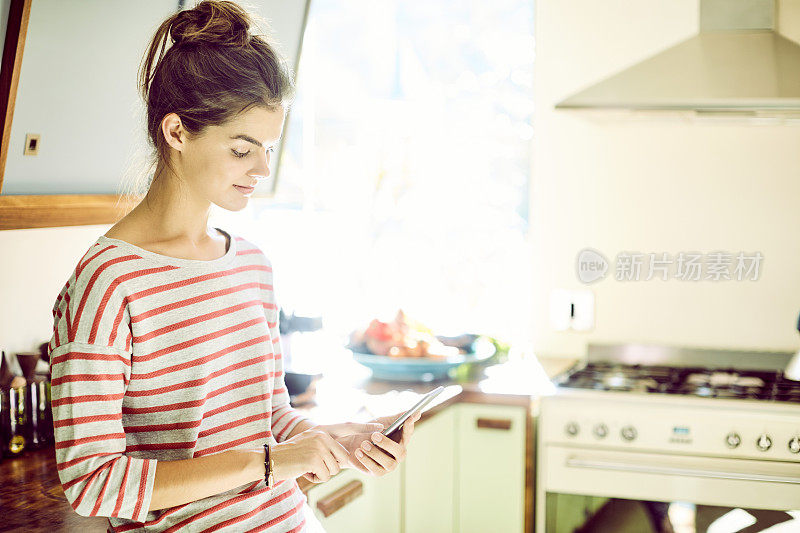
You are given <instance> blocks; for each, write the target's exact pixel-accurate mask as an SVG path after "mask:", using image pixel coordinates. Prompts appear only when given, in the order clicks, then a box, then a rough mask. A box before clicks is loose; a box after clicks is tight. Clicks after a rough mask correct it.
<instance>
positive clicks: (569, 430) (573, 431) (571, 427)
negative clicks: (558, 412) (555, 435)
mask: <svg viewBox="0 0 800 533" xmlns="http://www.w3.org/2000/svg"><path fill="white" fill-rule="evenodd" d="M564 432H566V434H567V435H569V436H570V437H574V436H575V435H577V434H578V424H577V423H575V422H570V423H569V424H567V425H566V426H565V427H564Z"/></svg>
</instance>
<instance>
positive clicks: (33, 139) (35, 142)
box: [23, 133, 40, 155]
mask: <svg viewBox="0 0 800 533" xmlns="http://www.w3.org/2000/svg"><path fill="white" fill-rule="evenodd" d="M39 138H40V135H39V134H38V133H29V134H27V135H26V136H25V153H24V154H23V155H38V154H39Z"/></svg>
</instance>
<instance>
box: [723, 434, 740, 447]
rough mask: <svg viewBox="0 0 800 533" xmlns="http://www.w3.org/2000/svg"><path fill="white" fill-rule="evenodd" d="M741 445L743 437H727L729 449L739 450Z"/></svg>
mask: <svg viewBox="0 0 800 533" xmlns="http://www.w3.org/2000/svg"><path fill="white" fill-rule="evenodd" d="M741 443H742V437H740V436H739V434H738V433H728V434H727V435H726V436H725V444H727V445H728V448H738V447H739V445H740V444H741Z"/></svg>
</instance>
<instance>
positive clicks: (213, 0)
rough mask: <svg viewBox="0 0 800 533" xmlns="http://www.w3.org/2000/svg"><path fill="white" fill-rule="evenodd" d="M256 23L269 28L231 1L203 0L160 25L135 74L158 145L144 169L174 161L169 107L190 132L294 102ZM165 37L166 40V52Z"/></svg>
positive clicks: (280, 63) (288, 79) (283, 70)
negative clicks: (165, 123) (166, 123)
mask: <svg viewBox="0 0 800 533" xmlns="http://www.w3.org/2000/svg"><path fill="white" fill-rule="evenodd" d="M250 9H251V10H252V8H250ZM257 22H258V23H260V24H262V25H264V26H265V27H268V24H266V22H265V21H264V20H263V19H262V18H261V17H258V16H257V15H254V14H252V13H251V12H248V10H246V9H245V8H243V7H242V6H241V5H239V4H238V3H236V2H232V1H229V0H202V1H201V2H199V3H198V4H196V5H195V6H194V8H192V9H186V10H183V11H178V12H176V13H175V14H174V15H172V16H171V17H169V18H168V19H166V20H165V21H164V22H162V23H161V25H160V26H159V27H158V29H157V30H156V32H155V35H154V36H153V38H152V40H151V41H150V44H149V46H148V49H147V52H146V53H145V55H144V58H143V60H142V64H141V66H140V69H139V73H138V90H139V91H140V93H141V96H142V98H143V100H144V102H145V106H146V108H147V134H148V137H149V140H150V142H151V143H152V145H153V147H154V148H155V154H154V156H155V157H154V158H153V159H154V160H152V161H151V164H150V168H149V169H148V173H149V171H150V170H151V169H152V167H153V166H156V172H159V169H162V168H163V166H164V165H166V166H169V167H170V168H171V169H172V168H173V167H172V165H171V164H170V158H169V145H168V144H167V142H166V140H165V139H164V135H163V134H162V132H161V122H162V120H163V119H164V117H165V116H166V115H167V114H169V113H176V114H177V115H178V116H179V117H180V119H181V123H182V124H183V127H184V128H185V130H186V132H187V134H188V135H189V137H190V138H192V137H196V136H199V135H201V134H202V133H203V132H204V131H205V130H206V128H208V127H209V126H217V125H221V124H224V123H225V122H227V121H228V120H230V119H232V118H234V117H235V116H236V115H238V114H239V113H241V112H243V111H246V110H247V109H249V108H250V107H252V106H261V107H264V108H266V109H276V108H277V107H278V106H284V107H288V106H289V105H290V104H291V101H292V100H293V99H294V96H295V86H294V81H293V80H292V69H291V67H289V66H288V64H287V63H286V61H285V59H284V58H283V57H281V56H280V55H279V54H278V52H277V51H276V45H275V44H273V43H272V42H271V39H270V38H269V37H268V36H267V35H266V34H265V33H264V32H263V31H262V32H260V33H259V34H255V33H253V32H252V31H251V29H252V28H258V25H257V24H256V23H257ZM259 29H260V28H259ZM169 40H171V46H170V48H169V49H168V50H167V51H166V53H164V49H165V48H166V46H167V42H168V41H169ZM159 48H160V51H159ZM156 55H158V57H157V58H156ZM155 177H156V176H155V175H154V176H153V178H151V179H150V180H149V181H148V184H147V187H149V185H150V183H151V182H152V179H155Z"/></svg>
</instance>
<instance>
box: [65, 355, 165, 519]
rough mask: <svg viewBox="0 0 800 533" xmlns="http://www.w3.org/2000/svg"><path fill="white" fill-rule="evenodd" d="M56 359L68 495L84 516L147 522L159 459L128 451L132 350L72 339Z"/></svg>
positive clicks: (66, 490) (76, 509)
mask: <svg viewBox="0 0 800 533" xmlns="http://www.w3.org/2000/svg"><path fill="white" fill-rule="evenodd" d="M50 361H51V362H50V365H51V376H52V379H51V385H52V392H51V402H52V408H53V427H54V430H55V451H56V463H57V468H58V475H59V478H60V480H61V485H62V487H63V489H64V494H65V495H66V497H67V500H68V501H69V503H70V505H72V508H73V509H75V511H76V512H77V513H78V514H80V515H82V516H110V517H117V518H126V519H132V520H136V521H139V522H142V521H144V520H145V517H146V515H147V512H148V508H149V507H150V500H151V498H152V493H153V485H154V481H155V473H156V459H144V458H138V457H132V456H130V455H126V453H125V443H126V440H125V431H124V428H123V425H122V398H123V396H124V394H125V389H126V386H127V383H128V381H129V379H130V371H131V353H130V352H129V351H127V352H126V351H125V350H121V349H118V348H114V347H110V346H100V345H97V344H89V343H84V342H67V343H64V344H61V345H59V346H56V347H55V349H53V350H52V352H51V354H50Z"/></svg>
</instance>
